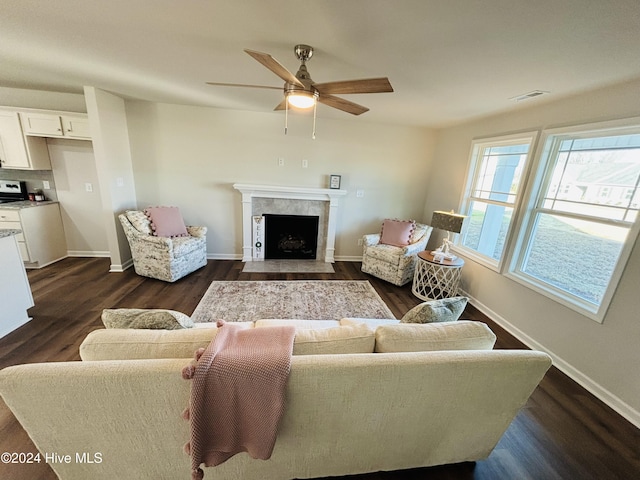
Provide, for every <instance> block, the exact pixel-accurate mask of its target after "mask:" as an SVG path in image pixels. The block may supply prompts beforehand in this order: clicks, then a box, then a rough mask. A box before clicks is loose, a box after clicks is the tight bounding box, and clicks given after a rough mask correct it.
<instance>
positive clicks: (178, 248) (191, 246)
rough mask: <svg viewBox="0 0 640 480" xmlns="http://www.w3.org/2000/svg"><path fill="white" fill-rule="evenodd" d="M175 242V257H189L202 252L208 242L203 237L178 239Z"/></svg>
mask: <svg viewBox="0 0 640 480" xmlns="http://www.w3.org/2000/svg"><path fill="white" fill-rule="evenodd" d="M172 242H173V256H174V257H176V258H177V257H183V256H185V255H189V254H190V253H192V252H195V251H198V250H202V247H203V245H205V244H206V240H205V239H204V238H202V237H191V236H189V237H176V238H174V239H173V240H172Z"/></svg>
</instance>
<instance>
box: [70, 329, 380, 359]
mask: <svg viewBox="0 0 640 480" xmlns="http://www.w3.org/2000/svg"><path fill="white" fill-rule="evenodd" d="M208 325H209V327H208V328H207V327H200V325H198V328H191V329H183V330H172V331H166V330H145V329H106V330H105V329H101V330H95V331H93V332H91V333H90V334H89V335H87V337H86V338H85V339H84V341H83V342H82V344H81V345H80V358H82V360H89V361H91V360H134V359H152V358H192V357H193V355H194V353H195V351H196V350H197V349H198V348H206V347H207V345H209V343H210V342H211V340H213V339H214V338H215V336H216V332H217V331H218V329H217V327H216V324H215V323H210V324H208ZM234 325H241V326H242V327H243V328H252V327H253V326H254V323H253V322H237V323H234ZM266 326H267V325H263V327H266ZM374 345H375V332H374V331H373V330H371V329H370V328H368V327H367V326H366V325H364V324H360V325H354V326H344V327H340V326H338V327H329V328H320V329H317V330H316V329H310V328H299V329H297V330H296V336H295V339H294V344H293V354H294V355H319V354H330V353H373V348H374Z"/></svg>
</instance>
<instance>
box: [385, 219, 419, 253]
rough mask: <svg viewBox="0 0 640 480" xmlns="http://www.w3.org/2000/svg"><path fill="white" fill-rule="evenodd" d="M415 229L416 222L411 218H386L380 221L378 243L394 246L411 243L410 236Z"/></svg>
mask: <svg viewBox="0 0 640 480" xmlns="http://www.w3.org/2000/svg"><path fill="white" fill-rule="evenodd" d="M415 229H416V222H414V221H413V220H392V219H389V218H387V219H385V221H384V222H382V233H381V235H380V243H383V244H385V245H393V246H395V247H406V246H407V245H409V243H411V236H412V235H413V231H414V230H415Z"/></svg>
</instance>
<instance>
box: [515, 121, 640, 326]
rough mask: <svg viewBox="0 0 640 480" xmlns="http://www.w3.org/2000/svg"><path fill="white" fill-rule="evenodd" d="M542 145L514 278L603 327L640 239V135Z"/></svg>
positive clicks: (628, 132) (591, 136)
mask: <svg viewBox="0 0 640 480" xmlns="http://www.w3.org/2000/svg"><path fill="white" fill-rule="evenodd" d="M543 143H544V148H543V149H542V152H541V155H540V159H539V162H538V167H537V168H536V180H535V181H534V184H533V189H532V198H531V201H530V204H529V209H528V210H527V213H526V218H525V220H524V222H523V228H522V229H521V232H520V236H519V239H518V242H517V246H516V254H515V255H514V262H513V265H512V271H511V274H512V275H513V276H514V278H516V279H518V280H520V281H522V282H525V283H526V284H528V285H530V286H532V287H534V288H535V289H537V290H538V291H540V292H542V293H544V294H546V295H548V296H550V297H552V298H555V299H557V300H558V301H560V302H562V303H564V304H566V305H568V306H570V307H572V308H574V309H576V310H578V311H579V312H581V313H583V314H584V315H587V316H589V317H590V318H593V319H595V320H598V321H602V319H603V317H604V313H605V312H606V309H607V307H608V304H609V301H610V300H611V297H612V296H613V292H614V290H615V287H616V285H617V282H618V280H619V278H620V276H621V274H622V269H623V268H624V265H625V264H626V261H627V259H628V256H629V253H630V250H631V247H632V245H633V243H634V241H635V238H636V236H637V225H636V219H637V218H638V209H639V206H640V189H639V182H640V127H636V128H607V129H598V130H593V129H592V130H590V131H587V132H578V131H570V130H564V131H553V132H550V133H546V134H545V136H544V139H543Z"/></svg>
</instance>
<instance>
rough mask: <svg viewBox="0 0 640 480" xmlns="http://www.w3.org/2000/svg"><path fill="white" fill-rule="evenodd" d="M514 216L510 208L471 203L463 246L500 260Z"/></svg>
mask: <svg viewBox="0 0 640 480" xmlns="http://www.w3.org/2000/svg"><path fill="white" fill-rule="evenodd" d="M512 214H513V208H510V207H503V206H500V205H492V204H487V203H484V202H477V201H474V202H471V206H470V209H469V211H468V212H467V215H468V217H469V218H468V219H467V224H466V227H465V231H464V236H463V239H462V244H463V245H464V246H465V247H467V248H471V249H473V250H475V251H477V252H479V253H482V254H483V255H486V256H488V257H490V258H493V259H495V260H500V258H501V257H502V250H503V248H504V242H505V239H506V237H507V232H508V230H509V224H510V223H511V216H512Z"/></svg>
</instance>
